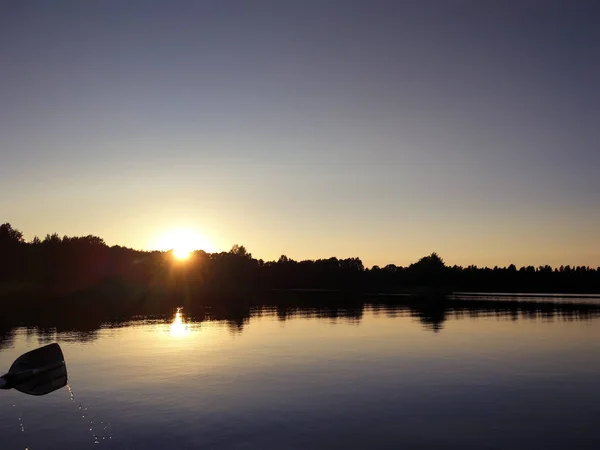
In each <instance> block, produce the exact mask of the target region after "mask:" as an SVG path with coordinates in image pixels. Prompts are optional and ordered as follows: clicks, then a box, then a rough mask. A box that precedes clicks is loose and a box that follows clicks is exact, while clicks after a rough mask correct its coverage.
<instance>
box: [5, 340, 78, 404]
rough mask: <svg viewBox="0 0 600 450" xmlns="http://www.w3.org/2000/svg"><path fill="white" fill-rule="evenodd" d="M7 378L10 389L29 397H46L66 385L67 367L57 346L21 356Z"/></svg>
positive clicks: (41, 348)
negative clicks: (12, 388) (10, 385)
mask: <svg viewBox="0 0 600 450" xmlns="http://www.w3.org/2000/svg"><path fill="white" fill-rule="evenodd" d="M7 376H8V377H9V378H8V379H9V380H11V384H12V387H14V388H15V389H16V390H17V391H19V392H23V393H24V394H29V395H46V394H49V393H50V392H54V391H56V390H58V389H60V388H63V387H65V386H66V385H67V365H66V364H65V359H64V356H63V353H62V350H61V349H60V346H59V345H58V344H56V343H55V344H50V345H46V346H44V347H40V348H38V349H36V350H32V351H30V352H27V353H25V354H23V355H21V356H20V357H19V358H18V359H17V360H16V361H15V362H14V363H13V365H12V366H11V367H10V370H9V371H8V374H7Z"/></svg>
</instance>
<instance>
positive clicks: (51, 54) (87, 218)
mask: <svg viewBox="0 0 600 450" xmlns="http://www.w3.org/2000/svg"><path fill="white" fill-rule="evenodd" d="M599 25H600V8H599V7H598V6H597V3H596V2H586V1H579V2H550V1H519V2H508V1H507V2H493V1H483V2H482V1H455V2H447V1H439V2H438V1H419V2H416V1H415V2H402V1H360V2H359V1H351V0H348V1H334V0H330V1H326V2H325V1H318V2H317V1H303V2H292V1H259V0H257V1H228V0H224V1H219V2H212V1H204V2H202V1H196V2H191V1H190V2H182V1H173V2H171V1H169V2H166V1H165V2H157V1H130V2H117V1H88V2H61V1H55V2H37V3H35V2H2V3H0V61H1V65H2V70H1V71H0V152H1V159H0V161H1V162H0V189H1V190H2V193H3V194H2V196H0V212H1V217H0V221H9V222H11V223H12V224H13V226H15V227H17V228H19V229H21V230H22V231H24V232H25V235H26V237H27V238H29V239H30V238H32V237H33V236H34V235H42V236H43V235H45V234H46V233H48V232H54V231H56V232H58V233H59V234H68V235H77V234H89V233H92V234H97V235H99V236H102V237H103V238H105V240H106V241H107V242H108V243H109V244H120V245H126V246H131V247H135V248H153V247H156V243H157V242H158V241H159V240H160V236H162V235H164V234H165V233H167V232H168V231H169V230H171V229H174V228H190V229H193V230H195V231H196V232H197V233H199V234H201V235H202V236H203V237H205V239H206V240H208V241H210V242H212V243H213V245H214V246H215V247H217V248H223V249H228V248H229V247H230V246H231V245H232V244H234V243H242V244H245V245H246V246H247V247H248V248H249V249H250V251H252V252H253V253H254V254H255V256H258V257H262V258H265V259H273V258H277V257H278V256H279V255H280V254H282V253H285V254H287V255H289V256H290V257H294V258H297V259H303V258H318V257H328V256H331V255H336V256H339V257H347V256H360V257H361V258H362V259H363V260H364V261H365V262H366V263H367V264H368V265H372V264H380V265H384V264H387V263H396V264H407V263H410V262H412V261H414V260H415V259H417V258H418V257H420V256H423V255H424V254H427V253H430V252H431V251H438V252H439V253H440V254H441V255H442V256H443V257H444V258H445V259H446V260H447V262H449V263H457V264H469V263H473V264H479V265H492V266H493V265H496V264H498V265H505V264H510V263H512V262H514V263H515V264H518V265H519V264H534V265H538V264H546V263H548V264H552V265H560V264H572V265H573V264H589V265H593V266H598V265H600V248H599V247H598V242H600V231H599V230H600V195H599V193H600V181H599V180H600V177H599V176H598V175H599V174H598V171H599V168H600V152H599V149H598V143H599V142H600V139H599V138H600V127H598V126H597V124H598V122H599V119H600V89H598V88H599V86H598V80H600V44H598V43H599V42H600V26H599Z"/></svg>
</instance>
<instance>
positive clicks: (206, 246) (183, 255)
mask: <svg viewBox="0 0 600 450" xmlns="http://www.w3.org/2000/svg"><path fill="white" fill-rule="evenodd" d="M159 247H160V249H162V250H173V257H175V258H176V259H179V260H184V259H187V258H188V257H189V256H190V254H191V253H192V252H193V251H195V250H204V251H205V252H209V253H210V252H214V251H215V249H214V246H213V245H212V243H211V242H210V241H209V240H208V239H206V238H205V237H203V236H201V235H200V234H198V233H196V232H194V231H191V230H173V231H171V232H169V233H167V234H166V235H164V236H163V238H162V240H161V242H160V244H159Z"/></svg>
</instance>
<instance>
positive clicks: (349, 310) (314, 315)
mask: <svg viewBox="0 0 600 450" xmlns="http://www.w3.org/2000/svg"><path fill="white" fill-rule="evenodd" d="M186 303H187V304H186V305H185V306H184V308H183V314H185V319H186V321H187V322H189V323H201V322H205V321H217V322H222V323H224V324H226V325H227V327H228V328H229V330H230V331H231V332H232V333H236V334H237V333H241V332H242V331H243V329H244V327H245V326H246V325H248V324H249V323H250V322H251V321H252V319H258V318H260V317H263V316H270V317H276V318H277V319H278V320H280V321H286V320H292V319H317V320H328V321H331V322H334V323H344V324H356V325H358V324H360V322H361V320H362V318H363V316H364V313H365V308H367V309H368V310H369V311H370V312H371V313H372V314H373V315H375V316H377V315H382V314H383V315H385V316H386V317H389V318H396V317H412V318H414V319H415V320H418V321H419V322H420V323H421V324H422V326H423V328H424V329H425V330H429V331H433V332H436V333H437V332H440V331H441V330H443V328H444V324H445V322H446V321H447V320H448V319H455V320H461V319H465V318H469V319H479V318H486V317H495V318H500V319H502V318H504V319H505V320H510V321H516V320H542V321H584V320H592V319H594V318H597V317H599V316H600V305H594V304H568V303H565V304H558V303H554V304H553V303H536V302H510V301H489V300H456V299H451V298H431V297H425V298H423V297H421V298H420V297H416V296H411V297H408V296H402V297H400V296H398V297H377V298H375V299H368V298H366V297H357V296H348V295H345V294H336V293H327V294H323V293H303V294H298V293H297V292H296V293H292V294H290V295H287V294H286V293H281V292H280V293H278V294H277V295H272V296H270V297H268V298H261V299H260V301H257V300H256V299H255V298H254V299H253V298H244V297H239V298H236V299H231V298H230V299H225V300H223V299H221V301H219V299H211V300H210V301H208V300H206V301H204V302H203V303H199V302H197V303H194V302H186ZM115 305H118V303H116V302H114V301H113V302H109V303H107V304H106V306H105V307H103V306H102V303H94V305H93V307H90V306H89V305H88V302H86V301H85V300H80V301H78V302H75V303H70V304H63V305H55V307H53V308H45V309H44V308H36V309H35V310H33V311H30V310H27V309H22V310H19V309H18V308H17V309H16V310H15V311H8V312H7V313H6V314H5V315H4V316H3V317H2V319H1V322H0V349H2V348H7V347H10V346H12V345H13V344H14V339H15V330H16V329H17V328H18V327H24V328H25V329H26V333H27V335H28V337H35V338H37V339H38V341H39V344H40V345H43V344H46V343H49V342H53V341H55V340H57V339H60V340H67V341H77V342H89V341H92V340H94V339H96V338H97V337H98V330H99V329H100V328H109V327H122V326H127V325H128V324H130V323H131V322H132V321H136V320H139V319H148V318H149V317H154V318H159V319H160V320H161V321H164V322H165V323H169V322H171V321H172V320H173V317H174V316H175V311H176V308H175V307H174V306H173V305H172V304H170V303H169V302H166V303H165V304H163V305H159V304H156V303H155V304H152V305H151V306H149V304H144V305H141V304H137V305H136V307H132V306H131V304H127V303H126V302H124V305H123V307H122V308H118V307H116V306H115Z"/></svg>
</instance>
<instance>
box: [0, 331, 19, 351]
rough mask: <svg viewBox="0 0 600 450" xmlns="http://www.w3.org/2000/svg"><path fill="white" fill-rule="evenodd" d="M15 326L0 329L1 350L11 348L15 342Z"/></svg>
mask: <svg viewBox="0 0 600 450" xmlns="http://www.w3.org/2000/svg"><path fill="white" fill-rule="evenodd" d="M15 331H16V329H15V328H9V329H0V350H4V349H5V348H10V347H12V346H13V345H14V342H15Z"/></svg>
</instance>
